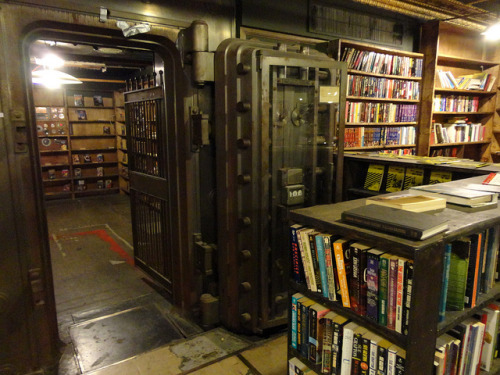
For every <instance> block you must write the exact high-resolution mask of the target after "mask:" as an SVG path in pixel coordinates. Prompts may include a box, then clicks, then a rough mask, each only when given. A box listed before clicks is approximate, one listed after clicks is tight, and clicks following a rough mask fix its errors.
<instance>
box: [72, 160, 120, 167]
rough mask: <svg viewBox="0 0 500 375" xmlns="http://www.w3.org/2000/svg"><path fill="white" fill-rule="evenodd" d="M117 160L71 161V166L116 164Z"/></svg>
mask: <svg viewBox="0 0 500 375" xmlns="http://www.w3.org/2000/svg"><path fill="white" fill-rule="evenodd" d="M117 163H118V162H117V161H93V162H90V163H73V167H78V168H81V167H86V166H90V167H92V166H96V165H108V166H109V165H116V164H117Z"/></svg>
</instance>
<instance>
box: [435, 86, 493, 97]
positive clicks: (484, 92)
mask: <svg viewBox="0 0 500 375" xmlns="http://www.w3.org/2000/svg"><path fill="white" fill-rule="evenodd" d="M434 91H435V92H449V93H455V94H469V95H484V96H488V95H495V94H496V91H483V90H461V89H446V88H441V87H439V88H437V87H436V88H435V89H434Z"/></svg>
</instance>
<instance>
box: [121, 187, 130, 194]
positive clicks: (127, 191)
mask: <svg viewBox="0 0 500 375" xmlns="http://www.w3.org/2000/svg"><path fill="white" fill-rule="evenodd" d="M120 190H121V191H123V192H124V193H125V194H130V191H129V190H127V189H125V188H120Z"/></svg>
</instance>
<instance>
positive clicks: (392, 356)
mask: <svg viewBox="0 0 500 375" xmlns="http://www.w3.org/2000/svg"><path fill="white" fill-rule="evenodd" d="M387 375H396V352H395V351H394V350H392V349H391V348H389V350H388V351H387Z"/></svg>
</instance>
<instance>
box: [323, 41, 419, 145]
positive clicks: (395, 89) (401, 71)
mask: <svg viewBox="0 0 500 375" xmlns="http://www.w3.org/2000/svg"><path fill="white" fill-rule="evenodd" d="M328 50H329V51H328V53H329V54H330V56H332V57H333V58H335V59H336V60H339V61H346V62H347V64H348V65H347V66H348V91H347V97H346V99H347V100H346V123H345V141H344V150H345V151H385V152H391V153H404V154H411V153H414V149H415V142H416V141H415V139H416V134H417V130H416V127H417V119H418V111H419V106H420V85H421V80H422V69H421V67H422V58H423V55H422V54H420V53H413V52H406V51H401V50H396V49H389V48H384V47H377V46H374V45H369V44H364V43H358V42H353V41H348V40H343V39H339V40H335V41H332V42H329V46H328Z"/></svg>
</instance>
